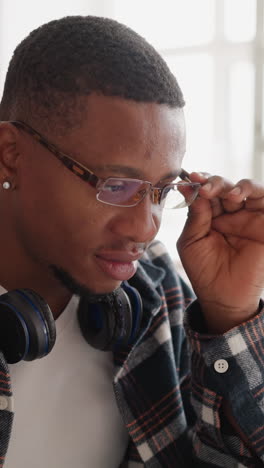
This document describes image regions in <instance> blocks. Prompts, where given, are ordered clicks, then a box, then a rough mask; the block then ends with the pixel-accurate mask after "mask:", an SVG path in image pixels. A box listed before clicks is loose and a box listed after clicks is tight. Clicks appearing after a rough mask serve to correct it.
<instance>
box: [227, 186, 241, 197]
mask: <svg viewBox="0 0 264 468" xmlns="http://www.w3.org/2000/svg"><path fill="white" fill-rule="evenodd" d="M229 193H231V195H240V193H241V187H235V188H233V189H232V190H230V192H229Z"/></svg>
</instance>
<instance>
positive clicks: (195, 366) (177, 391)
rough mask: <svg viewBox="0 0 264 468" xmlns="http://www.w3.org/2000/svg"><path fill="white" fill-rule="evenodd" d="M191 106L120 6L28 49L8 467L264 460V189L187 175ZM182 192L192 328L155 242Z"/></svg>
mask: <svg viewBox="0 0 264 468" xmlns="http://www.w3.org/2000/svg"><path fill="white" fill-rule="evenodd" d="M183 106H184V100H183V97H182V93H181V90H180V88H179V86H178V84H177V82H176V80H175V78H174V77H173V75H172V74H171V73H170V71H169V70H168V68H167V66H166V64H165V63H164V61H163V60H162V58H161V57H160V56H159V55H158V54H157V52H156V51H155V50H154V49H153V48H152V47H151V46H150V45H149V44H147V43H146V42H145V41H144V40H143V39H142V38H141V37H140V36H138V35H137V34H136V33H134V32H133V31H131V30H130V29H128V28H126V27H125V26H123V25H120V24H119V23H117V22H115V21H112V20H109V19H103V18H96V17H68V18H64V19H61V20H58V21H53V22H50V23H48V24H46V25H44V26H42V27H40V28H38V29H37V30H35V31H33V32H32V33H31V34H30V35H29V36H28V37H27V38H26V39H25V40H24V41H23V42H22V43H21V44H20V45H19V46H18V47H17V49H16V51H15V53H14V56H13V58H12V60H11V62H10V66H9V70H8V73H7V77H6V83H5V89H4V94H3V98H2V102H1V106H0V120H1V125H0V162H1V165H0V185H1V187H2V190H1V194H0V197H1V198H0V215H1V220H2V223H1V231H0V240H1V242H0V251H1V267H0V285H1V288H2V289H1V292H2V293H3V294H6V291H9V293H8V294H7V295H4V296H1V298H2V299H1V298H0V299H1V300H0V320H1V324H2V323H3V326H2V325H1V327H2V329H4V330H6V329H5V328H3V327H5V323H6V322H8V320H9V317H13V316H15V319H14V320H15V321H16V323H18V322H19V324H20V325H19V327H20V328H19V327H18V328H19V330H18V328H16V327H14V326H13V325H12V324H9V325H8V327H9V328H8V327H7V331H5V333H1V340H0V341H1V343H2V344H0V346H1V349H2V350H3V353H2V357H1V376H2V378H1V382H2V383H1V388H0V391H1V399H0V403H1V405H0V406H1V410H0V428H1V431H0V433H1V434H0V436H1V440H0V448H1V460H2V464H3V465H4V466H5V467H6V466H7V467H8V468H10V467H12V468H14V467H23V468H25V467H27V468H31V467H34V468H35V467H38V468H42V467H44V466H45V467H46V466H49V467H56V468H60V467H63V468H67V467H73V466H74V467H76V468H84V467H91V468H104V467H107V468H111V467H113V468H114V467H118V466H122V467H126V466H127V467H130V468H132V467H133V468H136V467H141V466H146V467H173V468H174V467H193V466H204V467H210V466H226V467H231V466H232V467H235V466H237V467H242V466H258V464H261V463H262V461H263V460H264V444H263V371H262V369H263V349H264V343H263V338H262V335H263V333H262V331H263V311H262V309H263V305H262V302H261V301H260V296H261V291H262V289H263V287H264V245H263V240H264V237H263V227H264V220H263V207H264V188H263V187H262V186H260V185H258V184H256V183H254V182H252V181H249V180H243V181H239V182H238V183H237V184H236V185H233V184H232V183H230V182H228V181H226V180H224V179H222V178H221V177H217V176H213V177H208V178H207V177H205V176H204V175H202V174H198V173H192V174H191V175H190V176H189V178H190V179H189V181H188V180H187V179H188V178H186V173H185V172H184V171H182V159H183V156H184V152H185V127H184V115H183ZM198 157H199V155H198ZM178 176H180V177H181V178H182V179H184V181H182V182H179V180H180V179H179V177H178ZM175 180H176V184H178V185H173V184H174V183H175ZM198 192H199V196H198V197H197V195H198ZM177 197H179V198H180V199H181V202H179V201H178V198H177ZM167 203H171V206H173V207H175V206H178V207H179V206H181V204H188V205H190V207H189V215H188V219H187V222H186V225H185V227H184V230H183V233H182V235H181V238H180V239H179V242H178V248H179V252H180V255H181V258H182V261H183V264H184V267H185V269H186V271H187V274H188V276H189V278H190V281H191V283H192V286H193V288H194V291H195V293H196V296H197V301H194V302H193V303H192V304H191V305H190V307H189V308H188V309H187V312H186V331H187V336H188V339H186V336H185V332H184V328H183V324H182V317H183V312H184V309H185V305H186V304H189V303H190V301H191V300H192V296H191V292H190V291H189V288H188V287H187V286H186V285H185V284H184V283H183V281H182V280H181V279H180V278H179V277H178V276H177V274H176V273H175V272H174V270H173V264H172V262H171V260H170V259H169V257H168V255H167V254H166V251H165V249H164V248H163V246H162V245H161V244H160V243H159V242H157V241H154V238H155V236H156V235H157V232H158V229H159V226H160V222H161V216H162V209H163V207H164V205H166V204H167ZM16 288H18V289H19V290H20V291H18V292H15V293H14V292H11V291H13V290H14V289H16ZM132 288H134V289H132ZM25 289H26V291H25ZM27 289H29V290H31V291H34V292H35V293H36V294H38V295H40V296H41V297H42V298H43V299H44V300H45V301H46V303H48V304H49V306H50V308H51V310H52V313H53V317H52V316H50V315H49V309H48V308H47V306H45V304H43V303H42V301H41V299H39V298H38V296H37V295H36V296H34V293H33V292H32V293H30V292H28V291H27ZM138 293H139V295H138ZM18 296H19V297H20V301H21V303H23V307H22V309H23V311H20V309H19V308H18V306H17V301H19V300H18ZM79 296H80V297H81V301H80V304H79ZM35 299H36V300H37V302H38V305H39V309H43V315H42V312H39V310H38V306H36V305H35V304H34V303H33V301H34V300H35ZM23 301H24V302H23ZM25 301H26V302H25ZM122 301H124V303H123V302H122ZM141 301H142V304H143V311H142V308H141ZM25 304H26V306H25ZM81 304H82V307H81ZM123 304H124V305H123ZM101 306H102V309H100V307H101ZM130 306H131V307H130ZM6 307H8V310H9V312H8V313H6ZM45 308H46V309H47V310H46V309H45ZM135 310H137V312H135ZM1 311H2V312H1ZM141 314H142V317H141ZM22 315H23V317H25V316H26V318H25V319H24V318H23V317H22V319H21V316H22ZM77 315H78V316H79V322H80V324H81V328H82V333H83V335H84V336H85V337H86V339H87V340H88V341H89V343H90V344H89V343H87V342H86V341H85V340H84V339H83V337H82V334H81V333H80V330H79V323H78V320H77ZM105 317H107V318H106V319H105ZM54 319H55V320H56V331H57V338H56V340H55V325H54ZM12 320H13V319H12ZM104 320H107V326H106V327H104V324H103V321H104ZM27 322H30V324H29V325H27ZM8 323H9V322H8ZM36 323H37V324H38V323H39V324H40V325H36V326H35V324H36ZM11 325H12V326H11ZM128 326H129V327H130V331H129V333H128V332H127V327H128ZM34 327H35V328H34ZM13 328H15V333H14V336H13V335H12V333H13ZM42 328H43V330H44V332H43V333H42V331H41V329H42ZM102 330H104V333H102ZM105 331H106V332H105ZM40 332H41V333H42V335H43V336H40V337H39V335H38V333H39V334H41V333H40ZM109 334H111V336H110V337H109ZM22 335H23V336H24V335H25V339H24V338H23V339H22V338H21V336H22ZM31 335H32V338H31ZM98 336H99V339H98ZM34 340H35V341H34ZM38 340H39V342H40V344H39V348H40V349H38V350H37V351H36V353H35V355H33V354H34V353H33V351H32V349H33V348H34V346H35V347H37V345H35V344H34V343H35V342H36V343H38ZM41 340H44V341H45V343H46V345H45V346H46V347H45V346H44V345H43V344H41V343H42V342H41ZM33 341H34V343H33ZM93 344H94V346H93ZM33 345H34V346H33ZM53 346H54V347H53ZM21 347H22V349H23V351H21V349H20V348H21ZM52 347H53V349H52V350H51V348H52ZM17 348H18V351H16V350H17ZM42 348H43V349H42ZM98 348H99V349H98ZM102 349H104V351H103V350H102ZM49 351H51V352H49ZM16 352H17V356H18V357H15V358H14V356H13V354H14V353H16ZM30 353H31V354H30ZM43 354H44V355H45V354H47V356H46V357H44V358H42V359H35V360H33V359H34V357H41V356H42V355H43ZM19 356H20V358H21V359H19ZM190 358H191V359H190ZM23 359H24V360H23ZM6 360H7V361H8V362H9V363H10V365H9V368H8V367H7V363H6ZM28 361H30V362H28ZM9 372H10V377H11V384H10V381H9ZM11 385H12V387H11ZM112 385H113V387H112ZM12 390H13V394H14V401H15V415H14V421H13V427H12V428H11V426H12V415H13V407H12ZM9 438H10V441H9ZM8 441H9V444H8ZM5 457H6V461H5Z"/></svg>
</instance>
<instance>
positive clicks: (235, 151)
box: [0, 0, 264, 259]
mask: <svg viewBox="0 0 264 468" xmlns="http://www.w3.org/2000/svg"><path fill="white" fill-rule="evenodd" d="M87 14H93V15H98V16H107V17H111V18H114V19H116V20H118V21H121V22H122V23H125V24H126V25H128V26H130V27H132V28H133V29H134V30H136V31H137V32H138V33H140V34H141V35H142V36H144V37H145V38H146V39H147V40H148V41H149V42H150V43H152V45H154V46H155V47H156V49H157V50H158V51H159V52H160V53H161V55H162V56H163V57H164V59H165V60H166V62H167V63H168V65H169V67H170V68H171V70H172V72H173V73H174V74H175V76H176V78H177V80H178V82H179V84H180V86H181V88H182V90H183V93H184V96H185V100H186V108H185V115H186V125H187V154H186V157H185V161H184V168H186V169H187V170H188V171H192V170H198V171H206V172H209V173H212V174H216V173H217V174H221V175H224V176H226V177H228V178H229V179H231V180H234V181H237V180H239V179H241V178H244V177H254V178H255V179H257V180H259V181H263V179H264V164H263V156H264V119H263V109H264V89H263V87H264V80H263V71H264V70H263V66H264V53H263V52H264V50H263V48H264V1H263V0H199V1H197V0H162V1H160V0H64V1H63V2H62V1H57V2H56V1H54V0H45V2H36V1H35V0H23V2H21V0H12V2H11V1H10V0H0V95H2V90H3V84H4V77H5V74H6V70H7V67H8V63H9V60H10V58H11V56H12V53H13V50H14V48H15V47H16V45H17V44H18V43H19V42H20V41H21V40H22V39H23V38H24V37H25V36H26V35H27V34H28V33H29V32H30V31H31V30H32V29H34V28H36V27H38V26H40V25H41V24H43V23H45V22H47V21H50V20H53V19H56V18H60V17H62V16H67V15H87ZM167 213H168V214H166V213H165V214H164V218H163V223H162V227H161V230H160V233H159V236H158V237H159V238H160V239H161V240H162V241H163V242H164V243H165V244H166V245H167V247H168V249H169V251H170V253H171V255H172V256H173V257H174V258H175V259H177V253H176V248H175V243H176V239H177V237H178V236H179V234H180V232H181V229H182V227H183V224H184V219H185V217H186V212H185V210H175V211H169V212H167Z"/></svg>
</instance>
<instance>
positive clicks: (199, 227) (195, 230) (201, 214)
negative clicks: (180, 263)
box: [177, 198, 212, 251]
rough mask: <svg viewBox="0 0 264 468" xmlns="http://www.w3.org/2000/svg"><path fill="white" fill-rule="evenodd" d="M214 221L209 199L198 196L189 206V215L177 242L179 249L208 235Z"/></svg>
mask: <svg viewBox="0 0 264 468" xmlns="http://www.w3.org/2000/svg"><path fill="white" fill-rule="evenodd" d="M211 223H212V208H211V204H210V201H209V200H206V199H204V198H197V199H196V200H195V201H194V202H193V203H192V204H191V206H189V211H188V217H187V220H186V223H185V226H184V228H183V231H182V234H181V235H180V237H179V240H178V242H177V247H178V250H179V251H180V250H184V249H185V248H186V247H188V246H189V245H190V244H192V243H194V242H196V241H198V240H200V239H202V238H204V237H205V236H207V235H208V233H209V232H210V229H211Z"/></svg>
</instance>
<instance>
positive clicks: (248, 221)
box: [212, 210, 264, 243]
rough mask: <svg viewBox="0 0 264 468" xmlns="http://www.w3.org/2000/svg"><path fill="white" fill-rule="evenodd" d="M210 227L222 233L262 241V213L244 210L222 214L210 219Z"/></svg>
mask: <svg viewBox="0 0 264 468" xmlns="http://www.w3.org/2000/svg"><path fill="white" fill-rule="evenodd" d="M212 228H213V229H215V230H216V231H218V232H220V233H222V234H224V235H232V236H236V237H238V238H241V239H244V240H251V241H255V242H261V243H264V214H263V213H261V212H254V213H253V212H250V211H246V210H241V211H238V212H237V213H233V214H224V215H222V216H219V217H218V218H215V219H214V220H213V221H212Z"/></svg>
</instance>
